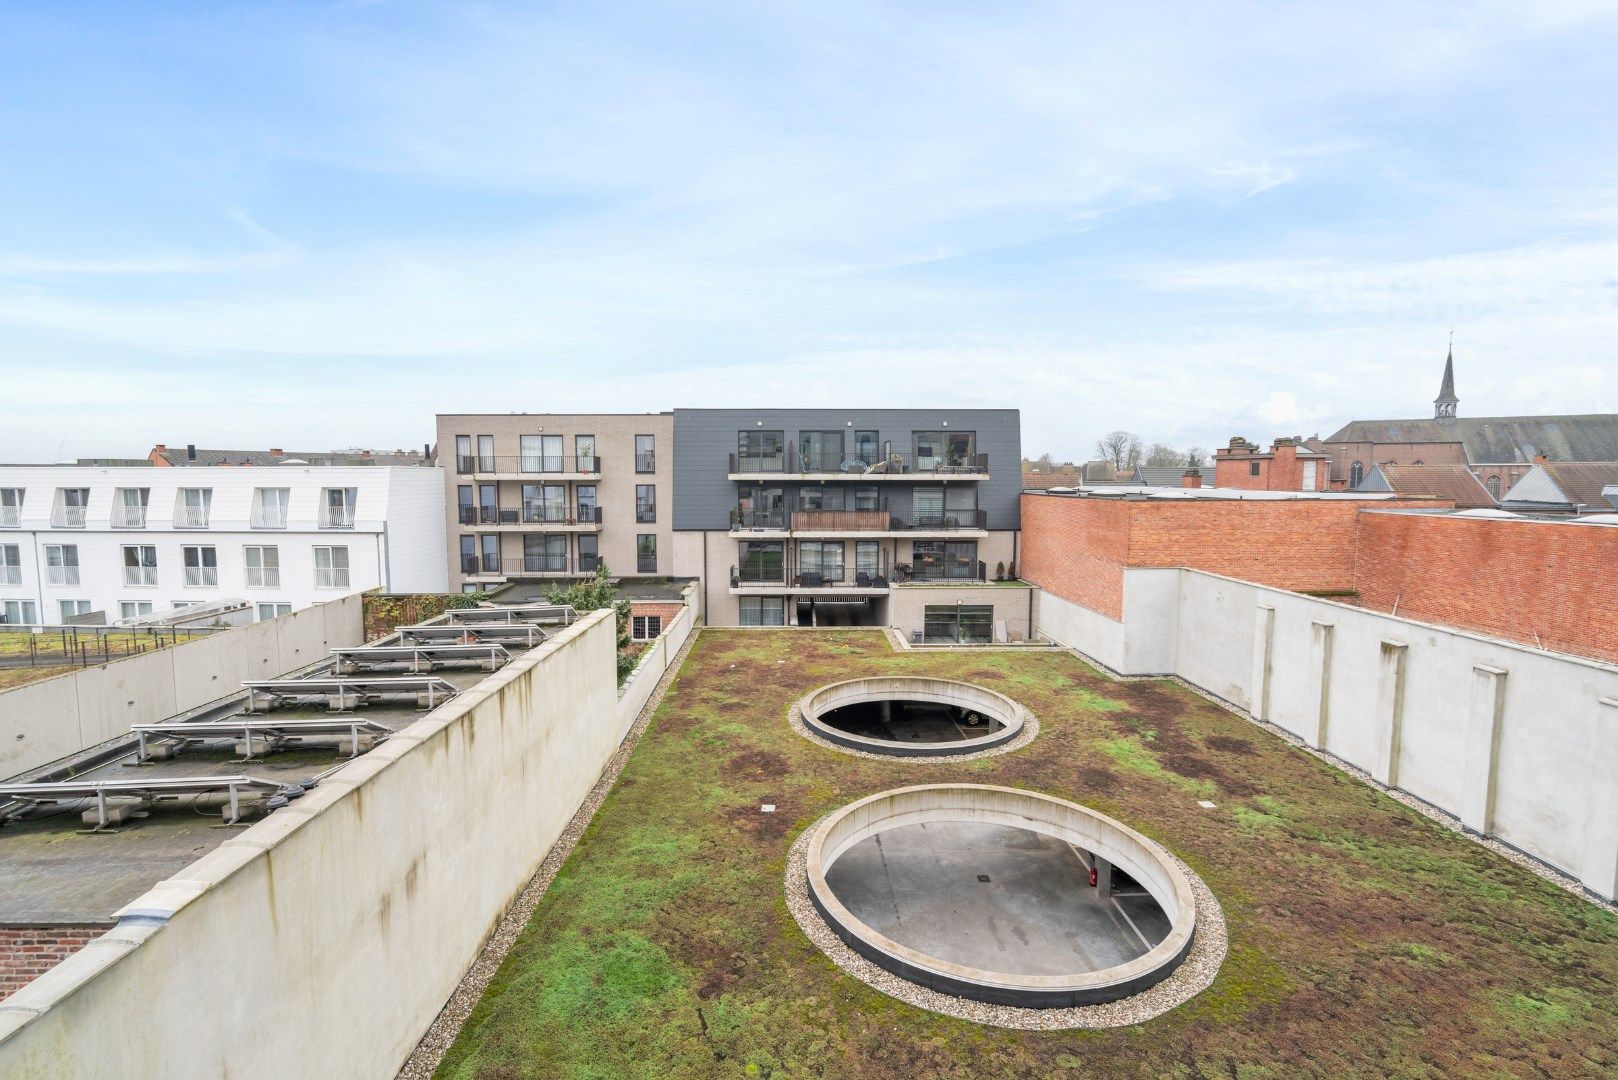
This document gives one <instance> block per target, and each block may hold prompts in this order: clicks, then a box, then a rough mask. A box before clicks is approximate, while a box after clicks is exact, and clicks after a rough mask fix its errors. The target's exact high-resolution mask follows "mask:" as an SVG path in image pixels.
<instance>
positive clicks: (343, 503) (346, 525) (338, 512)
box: [320, 488, 359, 529]
mask: <svg viewBox="0 0 1618 1080" xmlns="http://www.w3.org/2000/svg"><path fill="white" fill-rule="evenodd" d="M358 493H359V491H358V489H357V488H324V489H323V490H322V491H321V493H320V527H321V528H322V529H352V528H353V527H354V500H355V496H356V495H357V494H358Z"/></svg>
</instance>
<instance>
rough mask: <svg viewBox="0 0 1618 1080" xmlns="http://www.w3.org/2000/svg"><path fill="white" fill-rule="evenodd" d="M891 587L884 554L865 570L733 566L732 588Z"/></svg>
mask: <svg viewBox="0 0 1618 1080" xmlns="http://www.w3.org/2000/svg"><path fill="white" fill-rule="evenodd" d="M889 584H890V581H889V575H888V562H887V557H886V555H885V554H884V555H883V557H882V558H881V559H880V560H878V561H877V562H876V563H875V564H874V565H871V564H868V565H866V566H864V567H861V566H860V565H858V564H857V563H856V564H852V565H851V564H849V563H842V564H841V565H838V566H835V567H828V566H821V567H820V568H819V569H817V570H804V569H802V568H801V567H794V566H789V565H786V564H783V565H781V566H778V567H777V566H732V567H731V568H730V587H731V588H733V589H738V588H741V587H743V586H753V585H756V586H760V587H762V588H772V587H773V588H777V589H782V588H786V587H788V586H791V587H793V588H798V589H823V588H824V589H830V588H837V587H853V588H858V589H886V588H888V586H889Z"/></svg>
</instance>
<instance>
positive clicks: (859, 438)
mask: <svg viewBox="0 0 1618 1080" xmlns="http://www.w3.org/2000/svg"><path fill="white" fill-rule="evenodd" d="M879 438H880V437H879V435H878V433H877V432H875V431H856V432H855V433H854V457H855V458H857V459H858V460H859V462H860V463H861V464H862V465H875V464H876V463H877V462H879V461H881V460H882V448H881V446H880V445H879Z"/></svg>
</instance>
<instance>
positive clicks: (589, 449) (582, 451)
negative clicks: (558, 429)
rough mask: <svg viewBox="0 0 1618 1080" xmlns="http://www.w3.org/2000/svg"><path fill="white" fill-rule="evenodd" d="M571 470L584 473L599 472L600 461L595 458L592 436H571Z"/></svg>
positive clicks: (593, 438)
mask: <svg viewBox="0 0 1618 1080" xmlns="http://www.w3.org/2000/svg"><path fill="white" fill-rule="evenodd" d="M573 468H574V471H575V472H584V473H593V472H600V471H601V461H600V459H598V458H597V457H596V437H595V436H594V435H575V436H573Z"/></svg>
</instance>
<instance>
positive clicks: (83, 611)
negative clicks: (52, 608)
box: [56, 600, 91, 625]
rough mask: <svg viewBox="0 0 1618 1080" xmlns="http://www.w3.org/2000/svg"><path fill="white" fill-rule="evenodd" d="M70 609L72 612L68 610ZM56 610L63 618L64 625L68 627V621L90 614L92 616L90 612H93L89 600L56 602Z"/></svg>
mask: <svg viewBox="0 0 1618 1080" xmlns="http://www.w3.org/2000/svg"><path fill="white" fill-rule="evenodd" d="M69 608H71V609H72V610H71V611H70V610H68V609H69ZM56 610H57V613H58V614H60V615H61V616H62V623H63V625H66V624H67V621H68V620H69V619H72V618H76V617H78V616H80V615H88V614H90V611H91V608H90V601H88V600H58V601H56Z"/></svg>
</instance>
